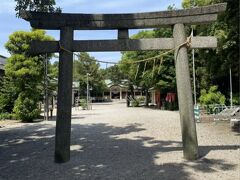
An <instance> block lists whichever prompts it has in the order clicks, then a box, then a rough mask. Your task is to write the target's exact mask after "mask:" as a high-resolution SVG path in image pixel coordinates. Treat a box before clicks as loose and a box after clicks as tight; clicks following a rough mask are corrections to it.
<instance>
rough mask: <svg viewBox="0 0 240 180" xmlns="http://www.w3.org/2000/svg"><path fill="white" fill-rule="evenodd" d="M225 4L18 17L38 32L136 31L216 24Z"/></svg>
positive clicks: (40, 14) (24, 15)
mask: <svg viewBox="0 0 240 180" xmlns="http://www.w3.org/2000/svg"><path fill="white" fill-rule="evenodd" d="M225 9H226V4H225V3H222V4H216V5H211V6H205V7H198V8H192V9H185V10H176V11H161V12H150V13H135V14H69V13H40V12H29V11H23V12H21V17H22V18H23V19H25V20H27V21H30V23H31V26H32V27H34V28H40V29H59V28H61V27H64V26H70V27H73V28H74V29H78V30H82V29H138V28H157V27H161V26H169V25H174V24H177V23H182V24H202V23H210V22H213V21H216V20H217V14H218V13H220V12H223V11H225Z"/></svg>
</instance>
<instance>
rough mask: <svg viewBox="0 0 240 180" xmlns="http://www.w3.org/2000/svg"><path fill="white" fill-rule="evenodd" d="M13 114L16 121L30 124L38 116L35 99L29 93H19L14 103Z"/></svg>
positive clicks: (38, 111)
mask: <svg viewBox="0 0 240 180" xmlns="http://www.w3.org/2000/svg"><path fill="white" fill-rule="evenodd" d="M13 112H14V113H15V114H16V117H17V118H18V119H20V120H22V121H27V122H32V121H33V120H34V119H35V118H37V117H38V116H39V115H40V110H39V109H38V104H37V98H36V97H34V96H33V95H31V94H30V93H26V92H21V93H20V94H19V96H18V98H17V100H16V101H15V104H14V108H13Z"/></svg>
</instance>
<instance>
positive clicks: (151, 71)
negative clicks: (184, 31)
mask: <svg viewBox="0 0 240 180" xmlns="http://www.w3.org/2000/svg"><path fill="white" fill-rule="evenodd" d="M171 35H172V32H171V29H170V28H162V29H156V30H150V31H140V32H139V33H138V34H136V35H134V36H132V37H131V38H134V39H138V38H158V37H170V36H171ZM163 52H164V51H132V52H124V53H122V60H121V64H120V68H121V70H122V71H123V72H124V74H126V75H127V77H128V80H129V82H131V83H132V84H133V85H136V86H141V87H142V88H143V89H144V90H145V91H148V90H149V89H150V88H152V87H154V88H156V89H161V91H163V92H165V91H175V89H176V88H175V87H176V80H175V69H174V58H173V54H172V53H170V54H168V55H166V56H164V57H163V58H162V60H161V58H158V59H156V60H155V61H149V62H141V63H133V62H134V61H137V60H142V59H147V58H150V57H154V56H157V55H159V54H161V53H163ZM161 61H162V63H161Z"/></svg>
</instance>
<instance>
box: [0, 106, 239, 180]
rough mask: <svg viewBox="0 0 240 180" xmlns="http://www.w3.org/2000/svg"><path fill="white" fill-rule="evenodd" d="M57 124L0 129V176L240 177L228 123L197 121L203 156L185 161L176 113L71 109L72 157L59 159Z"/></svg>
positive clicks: (96, 179) (108, 179) (88, 179)
mask: <svg viewBox="0 0 240 180" xmlns="http://www.w3.org/2000/svg"><path fill="white" fill-rule="evenodd" d="M55 123H56V122H55V121H54V120H52V121H48V122H40V123H28V124H24V123H13V124H11V123H10V124H9V123H7V124H5V125H3V127H2V128H0V179H1V180H8V179H9V180H18V179H21V180H27V179H33V180H48V179H49V180H54V179H57V180H62V179H70V180H72V179H79V180H160V179H161V180H162V179H172V180H175V179H178V180H186V179H189V180H202V179H203V180H205V179H206V180H209V179H211V180H215V179H216V180H218V179H219V180H220V179H221V180H237V179H240V146H239V145H240V134H239V133H237V132H231V130H230V127H229V124H227V123H217V124H215V123H198V124H197V132H198V141H199V151H200V156H201V158H200V159H199V160H197V161H194V162H188V161H186V160H184V159H183V158H182V156H183V154H182V144H181V132H180V122H179V114H178V112H170V111H160V110H153V109H146V108H126V106H125V104H121V103H113V104H110V103H109V104H108V103H106V104H95V105H93V110H89V111H83V110H76V109H73V117H72V141H71V144H72V145H71V160H70V161H69V162H67V163H64V164H55V163H54V159H53V154H54V133H55ZM0 125H1V123H0Z"/></svg>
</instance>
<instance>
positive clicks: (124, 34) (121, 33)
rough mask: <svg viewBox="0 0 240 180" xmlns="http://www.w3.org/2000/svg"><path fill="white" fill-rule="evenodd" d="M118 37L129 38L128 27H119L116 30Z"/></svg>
mask: <svg viewBox="0 0 240 180" xmlns="http://www.w3.org/2000/svg"><path fill="white" fill-rule="evenodd" d="M118 39H129V32H128V29H119V30H118Z"/></svg>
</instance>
